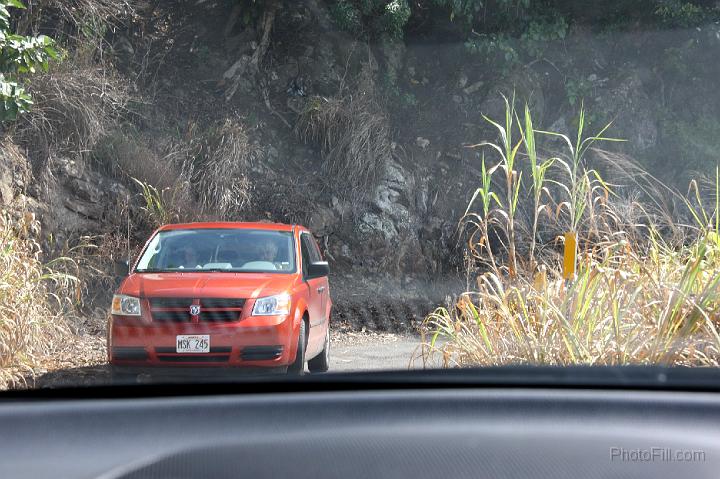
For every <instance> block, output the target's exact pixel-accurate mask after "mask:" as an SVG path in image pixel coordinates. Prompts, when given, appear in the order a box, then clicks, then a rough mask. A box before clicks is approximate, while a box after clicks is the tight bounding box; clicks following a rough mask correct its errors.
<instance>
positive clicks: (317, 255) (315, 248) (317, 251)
mask: <svg viewBox="0 0 720 479" xmlns="http://www.w3.org/2000/svg"><path fill="white" fill-rule="evenodd" d="M310 240H311V243H312V245H313V248H312V250H313V251H314V252H315V259H313V261H322V260H323V257H322V254H321V253H320V246H318V244H317V241H316V240H315V237H313V236H310ZM311 256H312V253H311Z"/></svg>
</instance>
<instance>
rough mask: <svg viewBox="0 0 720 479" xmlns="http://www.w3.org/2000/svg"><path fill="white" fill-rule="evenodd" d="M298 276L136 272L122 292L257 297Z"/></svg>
mask: <svg viewBox="0 0 720 479" xmlns="http://www.w3.org/2000/svg"><path fill="white" fill-rule="evenodd" d="M294 278H295V276H294V275H292V274H273V273H215V272H213V273H201V272H192V273H174V272H173V273H134V274H131V275H130V276H128V277H127V278H126V279H125V281H124V282H123V284H122V285H121V287H120V289H119V293H121V294H126V295H129V296H137V297H142V298H148V297H183V298H246V299H249V298H258V297H263V296H272V295H274V294H279V293H282V292H285V291H288V290H289V289H290V288H291V287H292V283H293V280H294Z"/></svg>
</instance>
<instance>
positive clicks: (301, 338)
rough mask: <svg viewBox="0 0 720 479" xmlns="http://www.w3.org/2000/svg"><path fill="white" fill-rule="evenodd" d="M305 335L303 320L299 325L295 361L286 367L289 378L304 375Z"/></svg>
mask: <svg viewBox="0 0 720 479" xmlns="http://www.w3.org/2000/svg"><path fill="white" fill-rule="evenodd" d="M306 335H307V333H306V331H305V320H303V321H302V322H301V323H300V333H299V334H298V347H297V354H296V355H295V361H294V362H293V363H292V364H291V365H290V366H288V370H287V372H288V374H289V375H291V376H302V375H303V374H305V345H306V343H307V341H306V340H305V337H306Z"/></svg>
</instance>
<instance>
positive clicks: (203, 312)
mask: <svg viewBox="0 0 720 479" xmlns="http://www.w3.org/2000/svg"><path fill="white" fill-rule="evenodd" d="M148 301H149V303H150V314H151V316H152V320H153V322H157V323H191V322H192V316H191V315H190V305H192V304H193V302H194V300H193V299H192V298H148ZM198 301H199V302H200V314H199V316H198V321H199V322H201V323H231V322H234V321H238V320H239V319H240V313H241V312H242V309H243V307H244V306H245V299H242V298H200V299H199V300H198Z"/></svg>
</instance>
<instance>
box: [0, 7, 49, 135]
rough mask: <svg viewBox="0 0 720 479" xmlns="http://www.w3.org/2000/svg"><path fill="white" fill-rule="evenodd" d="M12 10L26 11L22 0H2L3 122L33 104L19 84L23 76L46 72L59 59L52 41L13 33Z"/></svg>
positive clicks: (0, 84) (0, 64)
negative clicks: (52, 60)
mask: <svg viewBox="0 0 720 479" xmlns="http://www.w3.org/2000/svg"><path fill="white" fill-rule="evenodd" d="M10 7H13V8H20V9H24V8H25V6H24V5H23V4H22V3H21V2H20V1H19V0H0V121H7V120H14V119H15V118H16V117H17V115H18V114H19V113H23V112H25V111H27V110H28V109H29V108H30V105H32V98H31V97H30V95H29V94H28V93H27V91H25V88H23V86H22V84H21V83H20V78H21V77H22V75H24V74H27V73H35V72H36V71H37V70H42V71H47V69H48V67H49V61H50V60H51V59H57V58H58V57H59V54H58V52H57V50H56V49H55V42H54V41H53V40H52V39H51V38H49V37H46V36H45V35H39V36H24V35H18V34H16V33H13V32H12V31H11V21H10V11H9V10H8V9H9V8H10Z"/></svg>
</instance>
